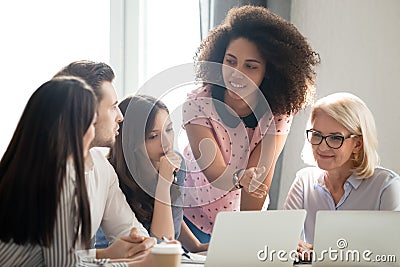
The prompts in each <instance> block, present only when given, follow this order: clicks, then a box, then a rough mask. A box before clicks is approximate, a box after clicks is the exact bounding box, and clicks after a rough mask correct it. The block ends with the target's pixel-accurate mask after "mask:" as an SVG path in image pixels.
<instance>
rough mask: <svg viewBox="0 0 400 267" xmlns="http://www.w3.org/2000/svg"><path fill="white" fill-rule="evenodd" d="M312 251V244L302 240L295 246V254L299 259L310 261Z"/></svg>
mask: <svg viewBox="0 0 400 267" xmlns="http://www.w3.org/2000/svg"><path fill="white" fill-rule="evenodd" d="M312 253H313V245H311V244H308V243H306V242H304V241H303V240H300V241H299V244H298V246H297V255H298V257H299V259H300V260H301V261H311V259H312Z"/></svg>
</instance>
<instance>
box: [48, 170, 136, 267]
mask: <svg viewBox="0 0 400 267" xmlns="http://www.w3.org/2000/svg"><path fill="white" fill-rule="evenodd" d="M73 176H74V172H73V171H72V170H71V169H70V168H69V169H68V167H67V176H66V178H65V179H64V185H63V189H62V191H61V195H60V202H59V205H58V209H57V219H56V224H55V227H54V234H53V236H54V239H53V243H52V245H51V246H49V247H43V257H44V266H82V267H86V266H126V267H127V266H128V265H127V264H125V263H117V264H114V263H112V264H108V260H107V259H95V258H96V252H95V250H91V251H87V252H86V253H85V255H87V257H85V260H82V259H81V258H80V257H79V253H78V251H76V250H75V249H74V248H75V246H78V245H79V244H74V236H75V232H74V231H75V230H74V225H75V218H76V216H78V215H77V213H76V209H75V205H74V203H75V183H74V177H73ZM71 214H72V216H71ZM78 242H79V241H78ZM81 253H82V252H81Z"/></svg>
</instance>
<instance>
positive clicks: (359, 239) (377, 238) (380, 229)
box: [312, 210, 400, 267]
mask: <svg viewBox="0 0 400 267" xmlns="http://www.w3.org/2000/svg"><path fill="white" fill-rule="evenodd" d="M315 223H316V225H315V235H314V254H315V255H314V256H313V262H312V267H318V266H381V267H382V266H385V267H387V266H400V212H397V211H326V210H324V211H318V212H317V215H316V222H315Z"/></svg>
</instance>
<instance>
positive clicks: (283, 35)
mask: <svg viewBox="0 0 400 267" xmlns="http://www.w3.org/2000/svg"><path fill="white" fill-rule="evenodd" d="M238 38H245V39H247V40H249V41H251V42H253V43H255V44H256V46H257V48H258V50H259V51H260V53H261V55H262V57H263V58H264V60H265V62H266V73H265V77H264V80H263V81H262V83H261V85H260V90H261V91H262V93H263V95H264V96H265V98H266V100H267V101H268V103H269V105H270V108H271V110H272V112H273V113H274V114H275V115H282V114H289V113H296V112H297V111H299V110H300V109H302V108H303V107H304V106H305V105H306V104H309V102H310V101H311V100H312V98H313V95H314V92H313V85H314V79H315V70H314V68H315V66H316V65H317V64H318V63H319V62H320V58H319V55H318V54H317V53H316V52H314V51H313V50H312V48H311V47H310V45H309V44H308V43H307V40H306V39H305V38H304V36H303V35H301V34H300V32H299V31H298V30H297V28H296V27H295V26H294V25H292V24H291V23H289V22H287V21H285V20H284V19H282V18H280V17H278V16H277V15H275V14H273V13H272V12H270V11H269V10H268V9H267V8H264V7H256V6H250V5H246V6H242V7H234V8H232V9H231V10H230V11H229V12H228V14H227V16H226V18H225V20H224V22H223V23H222V24H220V25H219V26H217V27H216V28H214V29H213V30H211V31H210V33H209V35H208V36H207V38H206V39H205V40H204V41H203V42H202V43H201V45H200V47H199V49H198V52H197V54H196V62H197V63H199V62H200V63H201V62H203V61H208V62H217V63H221V64H222V63H223V59H224V55H225V51H226V48H227V47H228V45H229V43H230V42H231V41H232V40H235V39H238ZM200 65H201V64H200ZM196 78H197V79H198V80H200V81H213V82H214V83H217V84H223V79H222V73H221V71H218V72H209V71H207V69H206V68H202V67H198V68H197V77H196ZM205 83H207V82H205ZM213 87H214V88H215V87H216V86H215V85H214V86H213Z"/></svg>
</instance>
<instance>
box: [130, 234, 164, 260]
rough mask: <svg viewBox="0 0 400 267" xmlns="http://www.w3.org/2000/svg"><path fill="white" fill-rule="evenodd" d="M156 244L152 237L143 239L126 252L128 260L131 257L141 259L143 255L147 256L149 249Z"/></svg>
mask: <svg viewBox="0 0 400 267" xmlns="http://www.w3.org/2000/svg"><path fill="white" fill-rule="evenodd" d="M156 243H157V240H156V239H155V238H154V237H148V238H145V240H144V241H143V242H142V243H140V244H137V245H135V246H133V247H132V248H131V249H129V251H128V256H129V258H132V257H135V258H136V257H141V256H143V254H147V253H148V252H149V251H150V249H151V248H152V247H153V246H154V245H155V244H156Z"/></svg>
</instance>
